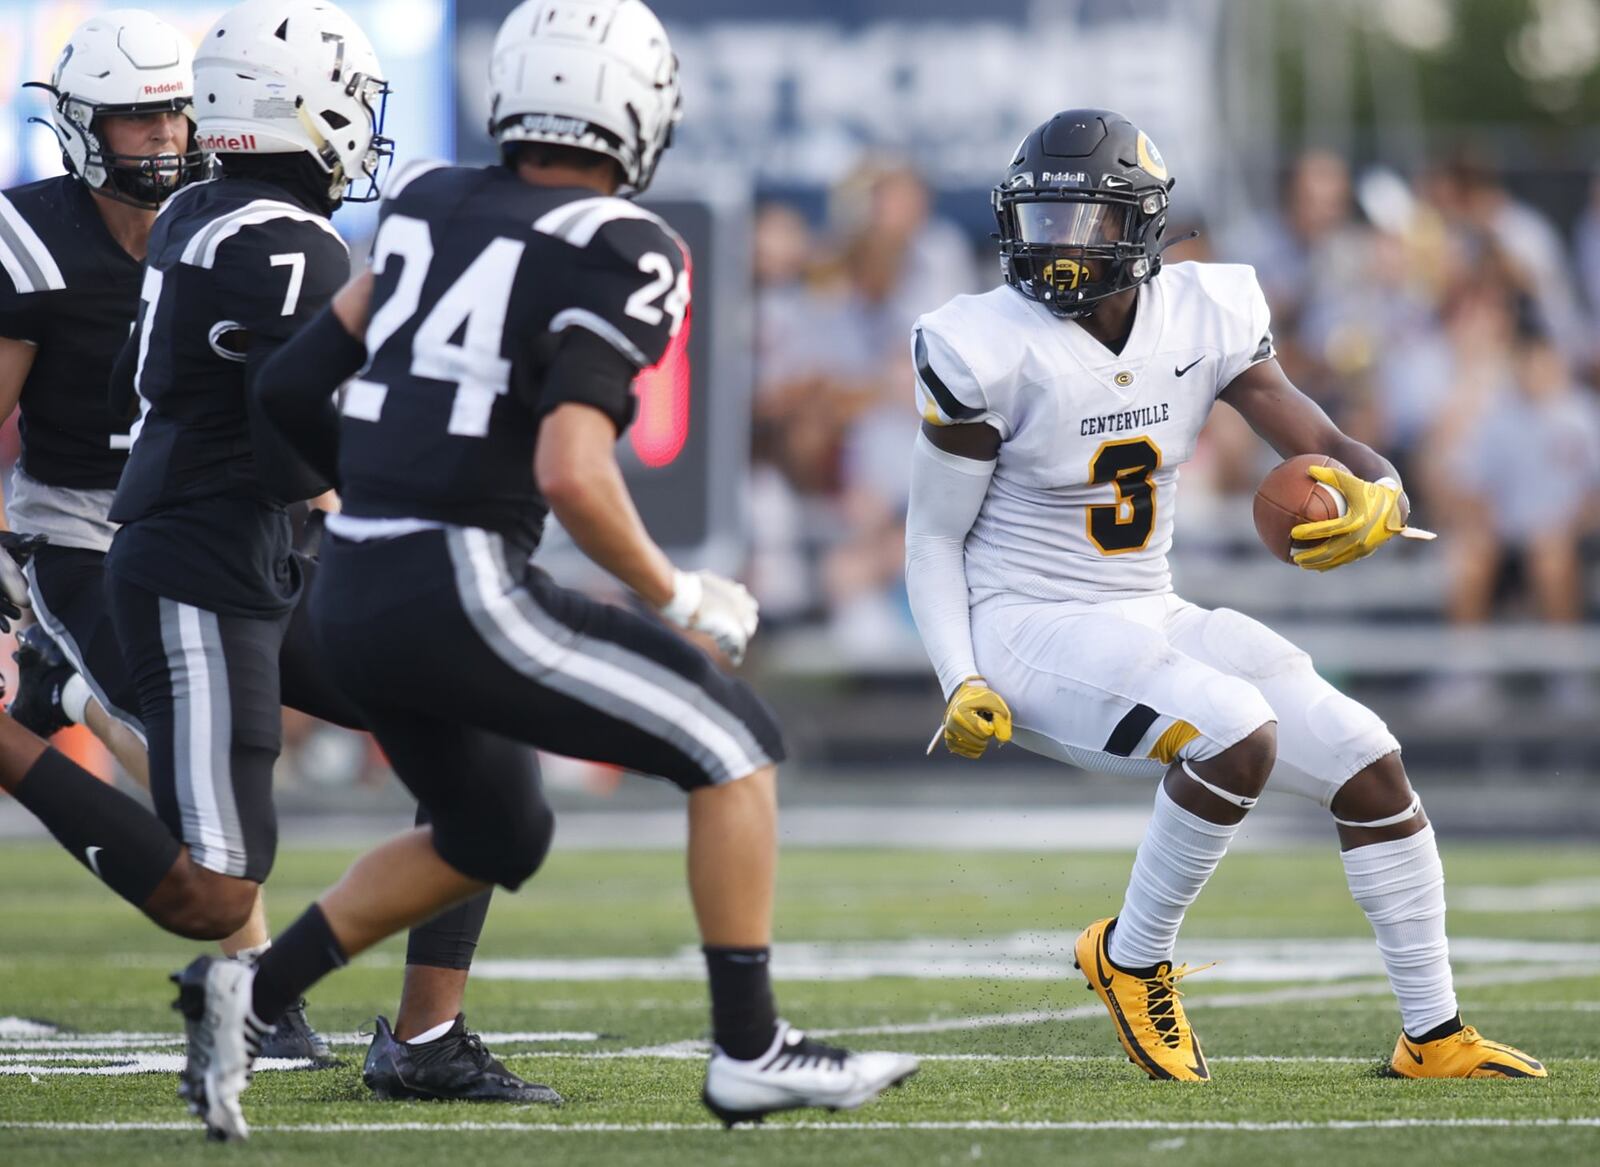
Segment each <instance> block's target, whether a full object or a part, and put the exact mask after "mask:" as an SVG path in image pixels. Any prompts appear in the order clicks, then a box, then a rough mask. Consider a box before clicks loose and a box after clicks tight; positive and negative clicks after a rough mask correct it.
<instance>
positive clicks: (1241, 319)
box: [1217, 265, 1278, 393]
mask: <svg viewBox="0 0 1600 1167" xmlns="http://www.w3.org/2000/svg"><path fill="white" fill-rule="evenodd" d="M1239 271H1240V273H1241V279H1240V286H1239V288H1238V290H1237V292H1236V293H1235V295H1233V296H1230V297H1229V302H1228V303H1227V304H1225V307H1226V308H1227V309H1229V310H1230V311H1231V312H1232V313H1233V314H1234V318H1233V319H1231V320H1230V321H1229V324H1228V331H1229V333H1230V338H1229V343H1228V345H1227V348H1226V351H1224V352H1223V354H1222V368H1221V369H1220V370H1219V376H1218V380H1217V392H1219V393H1220V392H1221V391H1222V390H1224V389H1226V388H1227V387H1228V386H1229V385H1231V384H1232V383H1233V379H1234V378H1235V377H1237V376H1238V375H1239V374H1240V373H1242V372H1244V371H1245V370H1246V369H1248V368H1249V367H1250V366H1251V365H1257V364H1260V363H1261V362H1262V361H1266V360H1271V359H1272V358H1273V357H1275V356H1277V355H1278V350H1277V349H1276V348H1274V347H1273V343H1272V310H1271V309H1270V308H1268V307H1267V297H1266V295H1265V294H1264V293H1263V292H1262V291H1261V283H1260V281H1258V280H1257V279H1256V271H1255V268H1253V267H1247V266H1242V265H1241V267H1240V268H1239Z"/></svg>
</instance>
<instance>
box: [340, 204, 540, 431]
mask: <svg viewBox="0 0 1600 1167" xmlns="http://www.w3.org/2000/svg"><path fill="white" fill-rule="evenodd" d="M525 247H526V244H524V243H522V242H520V241H518V240H515V239H505V238H499V239H495V240H493V241H492V242H490V244H489V245H488V246H487V247H485V248H484V249H483V250H482V251H481V252H479V253H478V257H477V258H476V259H474V260H473V261H472V263H471V264H470V265H468V267H467V270H466V271H464V272H462V273H461V276H460V278H459V279H457V280H456V282H455V283H453V284H451V285H450V287H449V289H448V290H447V291H446V292H445V293H444V294H443V295H442V296H440V297H439V299H438V302H437V303H435V304H434V306H433V308H432V310H431V311H429V313H428V315H427V316H426V317H425V318H424V319H423V321H422V323H421V324H419V325H417V330H416V333H415V335H414V336H413V338H412V342H411V372H412V374H413V375H414V376H417V377H425V378H427V379H428V380H430V381H453V382H455V386H456V393H455V400H454V401H453V402H452V404H451V406H450V421H449V424H448V425H447V426H446V429H447V431H448V432H449V433H452V434H459V435H461V436H462V437H469V438H481V437H484V436H486V435H487V434H488V433H489V414H490V411H491V410H492V409H493V408H494V400H495V398H496V397H498V396H502V395H504V394H505V393H506V392H507V391H508V390H509V389H510V383H511V362H510V361H509V360H507V359H506V358H505V357H502V356H501V355H500V346H501V338H502V334H503V333H504V332H505V325H506V307H507V305H508V304H509V302H510V299H511V285H512V282H513V281H514V280H515V279H516V275H517V265H518V264H519V263H521V262H522V252H523V250H524V248H525ZM397 256H398V257H399V259H400V260H401V261H402V262H403V263H404V264H405V266H404V267H403V268H402V269H401V271H400V279H399V280H398V281H397V283H396V284H395V289H394V293H393V294H392V295H391V296H390V297H389V298H388V299H387V300H385V301H384V302H383V304H382V305H381V306H379V308H378V310H377V311H376V312H374V313H373V314H372V320H371V321H370V322H369V323H368V325H367V352H368V353H369V354H371V355H372V356H376V355H377V353H378V352H379V350H381V349H382V348H383V346H384V344H385V342H387V341H388V340H389V339H390V338H391V337H392V336H394V334H395V333H396V332H398V331H399V330H400V328H401V326H403V325H404V324H405V323H406V321H408V320H410V319H411V317H413V316H414V315H416V313H417V309H418V307H419V306H420V305H421V301H422V285H423V281H424V280H426V279H427V276H428V267H429V265H430V264H431V263H432V262H433V237H432V235H431V234H430V233H429V230H428V224H426V223H425V222H423V221H422V220H421V219H413V218H410V217H409V216H406V215H391V216H389V217H388V218H387V219H385V220H384V223H383V227H382V229H380V230H379V232H378V238H377V239H376V240H375V241H374V243H373V247H372V271H373V273H374V274H375V275H382V274H383V271H384V268H385V267H386V266H387V265H388V263H389V260H390V259H392V258H394V257H397ZM463 325H465V330H464V332H463ZM457 332H463V335H462V338H461V343H460V344H455V343H452V341H451V339H450V338H451V337H452V336H454V335H455V334H456V333H457ZM388 393H389V387H388V386H387V385H381V384H378V383H377V382H375V381H368V380H364V379H362V378H357V379H356V380H353V381H351V382H350V384H349V385H348V386H347V387H346V390H345V397H344V412H345V413H346V414H347V415H349V416H350V417H355V418H360V419H361V420H363V421H377V420H378V418H379V417H380V416H381V414H382V413H383V400H384V398H385V397H386V396H388Z"/></svg>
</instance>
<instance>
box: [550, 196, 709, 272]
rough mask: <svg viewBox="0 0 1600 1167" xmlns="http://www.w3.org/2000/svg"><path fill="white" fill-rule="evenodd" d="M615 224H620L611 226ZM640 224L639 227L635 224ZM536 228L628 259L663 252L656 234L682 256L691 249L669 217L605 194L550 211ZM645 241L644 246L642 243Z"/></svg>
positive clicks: (582, 245) (567, 241) (563, 205)
mask: <svg viewBox="0 0 1600 1167" xmlns="http://www.w3.org/2000/svg"><path fill="white" fill-rule="evenodd" d="M611 224H615V225H616V226H609V225H611ZM635 224H637V226H634V225H635ZM533 229H534V230H535V231H537V232H539V233H540V234H542V235H550V236H553V237H555V238H557V239H560V240H561V241H562V242H564V243H569V244H571V245H572V246H573V247H580V248H588V247H590V246H592V245H594V244H596V243H597V242H599V243H603V244H605V245H606V246H608V247H609V248H610V249H612V250H614V251H617V252H619V253H620V254H621V255H622V256H623V257H624V258H625V259H630V260H632V259H637V258H638V256H639V254H642V252H644V251H660V250H662V248H661V247H660V246H659V244H657V245H655V246H650V245H648V244H649V243H653V242H655V237H656V236H660V237H661V238H664V239H667V240H671V242H672V243H673V244H675V245H676V248H677V250H678V252H679V254H680V255H683V254H687V252H688V248H687V247H685V246H684V243H683V240H682V239H680V238H679V237H678V233H677V232H676V231H674V230H673V229H672V228H671V227H669V226H667V224H666V222H665V220H663V219H662V218H661V217H660V216H659V215H657V214H655V213H654V212H653V211H648V210H646V209H645V208H644V207H641V206H640V205H639V204H638V203H635V202H632V201H630V200H629V199H621V198H616V197H614V196H610V195H602V196H598V197H596V198H592V199H578V200H577V201H576V202H571V203H564V204H562V205H561V206H559V207H557V208H556V209H555V210H553V211H547V212H545V213H544V214H543V215H540V216H539V218H538V219H536V220H535V221H534V224H533ZM641 242H645V243H646V245H645V246H643V247H641V246H639V244H640V243H641Z"/></svg>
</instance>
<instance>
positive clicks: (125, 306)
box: [0, 9, 329, 1061]
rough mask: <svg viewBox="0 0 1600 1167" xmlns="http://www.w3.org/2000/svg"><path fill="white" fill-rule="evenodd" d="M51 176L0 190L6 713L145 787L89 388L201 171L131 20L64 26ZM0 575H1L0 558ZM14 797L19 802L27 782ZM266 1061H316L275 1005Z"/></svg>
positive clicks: (296, 1019) (117, 457)
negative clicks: (87, 748)
mask: <svg viewBox="0 0 1600 1167" xmlns="http://www.w3.org/2000/svg"><path fill="white" fill-rule="evenodd" d="M35 87H37V88H40V89H43V90H45V91H46V92H47V93H48V94H49V95H50V98H51V121H50V123H49V124H50V125H51V126H52V128H53V129H54V131H55V133H56V137H57V139H58V140H59V141H60V143H61V149H62V161H63V164H64V165H65V167H66V170H67V173H66V174H65V175H62V176H61V177H59V178H49V179H44V180H43V181H40V182H36V183H32V184H30V185H28V186H24V187H20V188H17V189H15V190H12V191H8V192H6V193H5V194H0V267H3V268H4V269H5V272H6V274H7V276H8V277H9V282H8V281H0V414H9V413H10V412H11V409H13V408H16V407H19V406H20V409H21V412H22V416H21V425H20V430H21V434H22V457H21V460H20V463H19V465H18V467H17V469H16V471H15V473H14V474H13V477H12V489H11V492H10V497H9V498H8V499H7V500H6V502H7V511H8V512H9V513H8V515H7V518H8V519H9V525H10V528H11V530H10V531H9V532H7V533H6V534H5V535H3V536H0V540H3V541H5V542H6V543H8V544H9V545H10V546H11V548H12V549H13V553H14V554H18V553H20V555H21V556H23V557H25V558H26V566H25V570H26V573H27V577H26V589H27V592H28V594H29V598H30V600H31V607H32V610H33V615H34V618H35V619H36V621H37V624H36V626H34V627H32V628H30V629H28V630H27V631H25V632H24V633H22V634H21V637H20V638H19V641H20V643H19V651H18V653H17V660H18V662H19V668H18V672H19V674H20V682H21V684H20V686H19V692H18V694H17V697H16V699H15V700H13V701H12V703H11V706H10V709H9V713H10V715H11V716H12V717H13V718H14V719H15V720H16V721H18V722H19V723H20V724H22V725H23V726H25V727H26V728H28V729H30V730H32V731H33V732H34V733H36V734H38V735H39V736H41V737H49V736H50V735H51V734H52V733H54V732H55V731H56V730H58V729H60V728H62V726H64V725H65V724H67V723H69V722H83V723H84V724H87V725H88V726H89V727H90V729H92V730H93V731H94V732H95V733H96V734H97V735H98V736H99V737H100V738H101V739H102V740H103V741H104V742H105V743H106V745H107V746H108V747H110V749H111V750H112V752H113V753H114V754H115V755H116V758H117V760H118V761H119V762H120V763H121V764H122V766H123V767H124V769H126V770H127V771H128V772H129V773H130V774H132V775H133V776H134V777H135V778H136V779H138V781H139V782H140V784H141V785H148V783H149V773H148V768H147V757H148V756H147V753H146V748H145V741H144V728H143V725H142V724H141V722H140V719H139V697H138V693H137V691H136V690H135V688H134V685H133V680H132V677H131V675H130V674H129V671H128V668H127V665H126V663H125V662H124V660H123V656H122V650H121V647H120V646H119V645H118V643H117V638H116V630H115V629H114V628H113V626H112V622H111V616H110V613H109V611H108V610H107V606H106V601H105V589H104V583H103V575H104V565H105V554H106V551H107V550H108V549H109V548H110V546H111V540H112V536H113V535H114V534H115V533H116V524H115V523H113V522H112V521H111V519H110V517H109V512H110V509H111V500H112V496H113V494H114V492H115V489H116V485H117V482H118V480H119V478H120V477H121V474H122V470H123V467H124V465H125V464H126V462H127V460H128V447H129V445H130V444H131V440H132V439H131V435H130V433H129V428H130V426H129V422H128V420H127V419H125V418H123V417H121V416H118V415H116V414H114V413H113V411H112V410H111V408H110V406H109V404H108V397H107V391H106V386H107V383H108V382H109V381H110V379H111V370H112V365H113V363H114V361H115V359H116V356H117V354H118V353H119V352H120V351H121V349H122V347H123V345H124V343H125V341H126V340H127V338H128V334H129V330H130V329H131V328H132V327H133V322H134V317H135V316H136V314H137V312H138V305H139V289H140V286H141V282H142V275H143V261H144V257H145V253H146V250H147V248H148V244H149V238H150V230H151V227H152V226H153V225H154V223H155V218H156V212H157V210H159V208H160V207H161V205H162V203H164V202H165V201H166V200H167V199H168V198H169V197H171V196H172V195H173V194H174V193H176V192H177V191H178V189H179V188H180V187H182V186H183V185H185V184H186V183H188V182H190V181H193V180H194V179H196V178H199V177H201V176H202V174H203V171H204V169H205V165H206V163H205V155H204V154H203V153H202V152H201V151H199V150H198V149H197V147H196V145H195V141H194V119H193V110H192V104H193V94H194V71H193V50H192V49H191V48H190V46H189V43H188V41H187V40H186V39H185V38H184V37H183V36H182V34H180V33H179V32H178V31H177V30H176V29H174V28H172V27H170V26H169V25H167V24H166V23H164V22H163V21H161V20H159V19H157V18H156V17H155V16H152V15H151V14H150V13H148V12H142V11H140V10H138V9H122V10H119V11H116V12H113V13H108V14H105V15H101V16H95V17H92V18H91V19H89V20H88V21H86V22H84V24H82V25H80V26H79V27H78V28H77V29H76V30H74V31H73V33H72V35H71V37H70V38H69V39H68V41H67V44H66V47H65V48H64V49H63V50H62V53H61V57H60V59H59V61H58V63H57V65H56V69H55V71H54V73H53V75H52V77H51V80H50V82H49V83H48V84H45V83H35ZM0 566H3V565H0ZM28 793H29V794H30V795H32V794H34V793H36V791H34V790H32V789H30V791H29V792H28ZM267 939H268V932H267V925H266V918H265V915H264V913H263V912H262V910H261V907H260V904H259V900H258V902H257V905H256V907H255V910H254V911H252V913H251V914H250V916H249V917H248V918H247V919H246V920H245V921H244V922H243V924H242V925H241V926H240V927H239V928H238V929H237V930H236V931H235V932H233V933H232V934H231V935H229V936H227V937H224V938H222V940H221V946H222V950H223V951H224V952H225V953H228V954H229V955H239V954H241V953H243V954H244V955H245V956H246V957H247V958H248V956H249V955H250V954H251V953H252V952H255V951H265V947H264V945H265V942H266V941H267ZM265 1048H266V1049H268V1050H269V1051H270V1054H271V1056H273V1057H283V1058H309V1059H312V1060H313V1061H321V1060H324V1059H326V1058H327V1057H328V1056H329V1051H328V1047H327V1044H326V1043H325V1042H323V1041H322V1039H321V1038H320V1037H318V1036H317V1035H316V1033H315V1032H314V1031H313V1030H311V1029H310V1027H309V1026H308V1025H307V1023H306V1021H305V1018H304V1014H303V1011H301V1010H300V1009H298V1008H297V1009H295V1010H292V1011H291V1012H290V1013H289V1014H288V1015H286V1017H285V1019H284V1022H283V1024H282V1025H280V1026H278V1027H277V1028H276V1029H275V1031H274V1032H273V1034H272V1035H270V1037H269V1038H268V1041H267V1043H266V1046H265Z"/></svg>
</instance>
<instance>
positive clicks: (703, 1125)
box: [0, 1116, 1600, 1135]
mask: <svg viewBox="0 0 1600 1167" xmlns="http://www.w3.org/2000/svg"><path fill="white" fill-rule="evenodd" d="M1480 1127H1481V1128H1488V1129H1528V1128H1534V1129H1546V1130H1549V1129H1561V1128H1563V1127H1583V1128H1591V1127H1600V1116H1593V1117H1590V1116H1584V1117H1580V1118H1374V1119H1332V1120H1328V1121H1325V1122H1223V1121H1202V1120H1197V1121H1194V1122H1161V1121H1156V1120H1148V1121H1147V1120H1140V1119H1108V1120H1105V1121H1098V1122H1096V1121H1089V1120H1084V1121H1080V1122H1071V1121H1061V1122H1054V1121H1049V1120H1039V1121H1031V1122H1030V1121H1021V1122H995V1121H987V1120H982V1119H974V1120H972V1121H969V1122H877V1121H874V1122H850V1121H848V1120H845V1121H840V1122H775V1123H772V1124H769V1125H763V1126H756V1127H741V1128H739V1129H740V1130H741V1131H745V1132H748V1133H751V1134H767V1135H782V1134H783V1133H785V1132H787V1131H828V1132H831V1133H834V1134H852V1133H855V1134H859V1133H862V1132H873V1133H883V1132H886V1131H888V1132H893V1131H993V1132H996V1133H1020V1134H1026V1133H1029V1132H1035V1131H1217V1132H1223V1133H1238V1134H1276V1133H1279V1132H1292V1131H1361V1130H1410V1129H1422V1130H1428V1129H1435V1128H1447V1129H1465V1128H1480ZM0 1130H30V1131H69V1132H86V1133H87V1132H124V1131H193V1132H194V1133H195V1134H196V1135H198V1134H199V1132H200V1126H199V1124H198V1123H193V1122H0ZM252 1130H254V1131H255V1132H256V1133H272V1134H318V1135H325V1134H326V1135H334V1134H383V1133H386V1132H390V1131H404V1132H408V1133H410V1132H422V1131H433V1132H437V1133H440V1134H460V1133H461V1132H463V1131H497V1132H505V1133H512V1134H516V1133H520V1134H551V1135H556V1134H571V1135H592V1134H678V1133H685V1134H698V1133H701V1132H705V1131H720V1130H722V1124H721V1123H716V1122H639V1123H630V1122H573V1123H557V1122H537V1123H536V1122H529V1123H519V1122H455V1123H450V1122H437V1123H433V1122H359V1123H357V1122H349V1123H344V1122H310V1123H281V1124H269V1125H263V1126H257V1127H253V1128H252Z"/></svg>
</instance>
